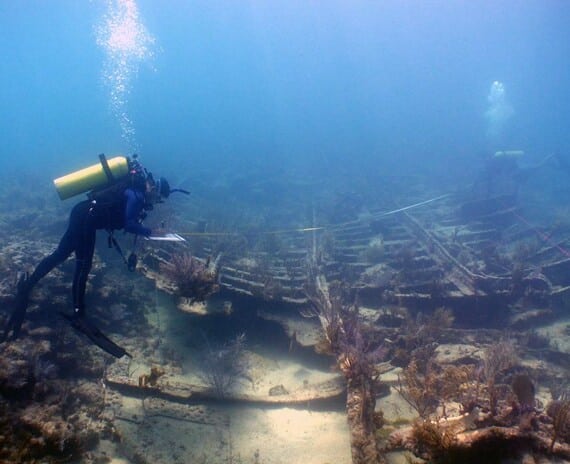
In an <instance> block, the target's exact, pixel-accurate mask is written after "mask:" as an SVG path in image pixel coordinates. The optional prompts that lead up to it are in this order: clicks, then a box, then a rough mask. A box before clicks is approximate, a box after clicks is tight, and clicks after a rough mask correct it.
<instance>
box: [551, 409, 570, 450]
mask: <svg viewBox="0 0 570 464" xmlns="http://www.w3.org/2000/svg"><path fill="white" fill-rule="evenodd" d="M546 413H547V414H548V415H549V416H550V417H551V418H552V441H551V442H550V452H552V450H553V449H554V444H555V443H556V440H557V439H558V438H559V437H564V438H566V439H567V438H568V435H569V434H570V400H568V399H561V400H554V401H552V402H551V403H550V404H549V405H548V407H547V408H546Z"/></svg>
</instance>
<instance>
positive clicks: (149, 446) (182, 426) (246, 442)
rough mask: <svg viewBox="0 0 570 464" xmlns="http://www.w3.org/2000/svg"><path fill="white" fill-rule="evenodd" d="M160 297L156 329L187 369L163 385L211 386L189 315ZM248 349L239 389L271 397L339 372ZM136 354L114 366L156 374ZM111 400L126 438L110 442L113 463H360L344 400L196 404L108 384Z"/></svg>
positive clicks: (104, 448) (105, 447) (134, 373)
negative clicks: (277, 389) (278, 389)
mask: <svg viewBox="0 0 570 464" xmlns="http://www.w3.org/2000/svg"><path fill="white" fill-rule="evenodd" d="M160 300H161V301H160V303H159V304H158V306H157V309H158V314H157V317H156V320H160V326H161V328H159V327H156V330H157V334H158V333H160V335H161V338H162V340H163V343H168V345H169V349H172V350H174V351H175V352H176V354H177V357H178V358H179V359H180V362H181V369H179V370H175V371H170V372H169V370H168V369H166V370H167V373H166V375H165V376H164V377H162V378H161V379H160V381H159V384H160V383H161V382H162V383H164V382H173V383H178V384H180V383H182V384H192V385H196V384H203V381H202V380H201V379H200V378H199V376H198V375H197V364H196V362H195V361H196V357H197V356H198V355H199V353H198V352H196V351H195V349H193V348H192V347H190V346H189V344H188V340H187V335H186V334H187V331H186V330H185V327H187V324H189V315H188V314H186V313H183V312H181V311H179V310H177V309H176V308H175V307H173V305H169V303H168V299H167V298H165V299H164V301H163V299H162V298H161V299H160ZM151 322H152V321H151ZM165 327H167V328H166V329H165ZM246 349H247V353H246V356H247V358H248V365H249V369H248V373H247V375H248V378H247V379H242V380H241V381H239V382H238V383H237V384H236V386H235V389H234V391H235V392H236V393H244V394H249V395H256V394H260V393H261V394H262V395H266V394H267V392H268V390H269V389H270V388H271V387H274V386H279V385H282V386H283V387H284V388H286V389H287V390H294V389H298V388H301V387H302V385H304V384H307V383H318V382H322V381H326V380H327V379H333V378H335V377H337V376H338V373H334V372H333V371H332V370H331V371H328V372H327V371H319V370H315V369H313V368H310V367H307V366H304V365H302V364H301V363H300V362H299V361H295V360H292V359H287V358H285V357H283V356H282V355H280V354H276V353H273V354H271V353H269V352H268V351H267V350H264V349H263V347H261V348H260V347H252V348H251V349H250V348H246ZM133 355H134V359H133V360H132V361H130V362H129V361H128V360H127V359H123V360H120V361H118V362H116V363H115V364H114V366H112V367H111V370H112V371H115V372H117V373H118V374H123V375H124V374H125V373H127V374H130V377H131V378H137V377H138V376H139V375H140V373H141V372H148V371H149V369H150V365H151V364H153V363H152V362H151V361H152V359H151V358H148V357H142V356H141V355H139V354H135V353H133ZM331 365H332V360H331ZM106 405H107V406H106V411H105V414H107V415H109V416H110V417H112V418H113V421H114V425H115V428H116V430H117V432H118V434H119V436H121V442H119V443H113V444H111V443H110V442H107V441H102V442H101V444H100V451H101V452H105V454H106V455H107V456H108V457H110V458H112V459H113V462H135V461H137V460H139V459H140V458H141V457H142V458H143V459H142V461H141V462H155V463H259V464H262V463H267V464H280V463H283V464H285V463H306V464H328V463H335V464H349V463H351V462H352V461H351V455H350V437H349V430H348V425H347V421H346V414H345V411H344V405H343V404H342V403H339V404H338V407H332V408H327V410H318V409H319V408H312V407H311V404H310V403H309V404H306V405H304V406H302V407H297V408H292V407H280V406H272V405H269V406H258V405H251V404H245V403H230V404H228V403H216V402H208V404H203V405H188V404H180V403H173V402H170V401H166V400H163V399H157V398H153V397H147V398H135V397H131V396H127V395H123V394H120V393H118V392H117V391H114V390H113V388H111V387H108V388H107V398H106ZM321 409H323V408H321Z"/></svg>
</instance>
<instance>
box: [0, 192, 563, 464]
mask: <svg viewBox="0 0 570 464" xmlns="http://www.w3.org/2000/svg"><path fill="white" fill-rule="evenodd" d="M407 200H408V201H406V203H405V204H404V205H400V206H396V207H395V208H392V209H386V208H377V210H375V209H374V208H373V207H372V206H370V207H369V209H368V210H366V211H365V212H364V213H362V212H361V213H359V214H355V215H354V216H353V217H349V218H345V219H346V220H343V221H336V222H333V221H326V220H323V219H322V218H323V217H325V216H324V215H321V214H320V213H319V211H315V210H313V213H312V216H313V219H312V221H310V222H309V223H308V224H305V227H301V228H298V229H290V230H289V229H288V230H278V231H266V232H263V233H259V234H257V235H255V234H253V235H252V234H249V235H248V234H240V233H239V232H233V231H232V232H231V233H225V232H226V231H224V230H209V227H208V225H207V224H205V223H204V222H192V221H191V220H187V221H186V222H185V221H184V220H182V221H180V223H179V224H178V225H179V226H180V227H182V228H183V229H184V231H185V233H184V236H185V237H186V239H187V242H185V244H184V245H180V244H172V243H170V244H169V243H167V244H161V245H160V246H156V245H154V244H153V245H154V246H152V247H146V246H145V249H144V252H142V253H141V258H142V259H141V260H140V262H141V265H140V268H139V271H140V272H141V273H142V274H143V275H144V276H145V277H147V279H141V278H140V276H138V278H137V277H134V278H127V279H125V278H124V277H123V276H121V273H120V272H118V270H116V269H115V270H112V269H111V267H110V266H107V264H106V262H107V261H108V260H109V259H110V258H109V257H108V256H103V259H98V260H97V261H96V263H95V267H94V276H93V278H92V280H91V282H92V288H91V291H93V292H94V293H95V294H96V304H95V303H94V305H93V306H94V307H93V312H94V317H96V318H98V322H99V323H100V324H101V326H102V327H103V328H104V330H105V331H106V332H108V333H109V334H110V336H112V337H113V338H115V339H118V340H120V341H121V343H122V344H124V345H125V346H126V347H127V349H128V351H129V352H132V353H138V355H135V359H133V360H132V361H129V360H121V361H116V362H109V361H108V360H107V359H106V358H103V357H101V355H100V353H98V352H97V351H96V350H95V349H94V348H92V347H90V346H89V345H87V344H85V343H84V342H82V341H81V340H78V339H77V337H75V336H72V335H70V334H69V333H68V332H67V331H66V330H65V326H62V324H60V322H59V321H58V320H57V318H56V317H55V316H54V314H55V313H57V311H58V310H59V308H61V307H65V298H66V292H67V286H66V280H65V272H66V269H65V268H64V270H63V272H58V273H55V274H54V275H51V276H50V277H49V278H48V281H47V283H46V284H45V285H44V286H43V287H42V289H40V291H38V292H37V294H36V295H35V296H34V303H33V305H32V307H31V308H30V318H29V321H28V322H26V324H25V326H24V331H25V335H26V337H23V338H22V339H21V340H18V341H16V342H14V343H12V344H9V345H7V344H4V345H2V347H1V349H2V363H3V364H4V367H5V369H3V370H2V371H3V374H2V377H1V378H0V392H1V394H2V402H1V406H2V409H3V411H4V413H5V414H4V416H3V417H4V418H5V419H4V420H3V421H2V428H3V432H2V436H3V437H8V436H10V437H11V438H12V439H11V440H9V441H8V440H7V439H5V438H4V439H3V442H2V451H1V456H0V457H1V459H4V460H10V459H12V460H17V461H18V462H40V460H42V461H41V462H44V461H45V462H58V461H65V460H68V461H73V460H74V459H75V460H77V459H78V458H79V457H80V456H81V457H82V459H83V460H84V461H85V462H99V461H97V459H99V460H100V459H103V457H105V456H107V457H108V456H111V455H112V453H113V452H117V453H121V454H122V455H124V456H126V457H127V458H129V459H130V460H131V461H133V462H190V461H191V462H224V463H225V462H259V463H263V462H264V460H265V459H268V462H293V461H290V460H289V461H288V460H287V459H296V458H298V459H301V458H300V456H299V455H294V447H292V446H290V447H289V451H288V452H289V455H287V452H286V451H285V450H284V449H283V450H281V451H279V452H280V453H281V454H280V455H278V454H271V452H270V450H269V448H268V447H267V446H266V445H264V444H263V441H259V438H257V440H258V441H257V442H256V438H252V437H256V436H257V437H259V436H265V437H268V439H273V440H275V437H276V436H279V435H278V433H279V432H278V431H276V432H275V435H259V433H261V432H259V431H257V432H255V433H257V434H258V435H254V434H252V435H248V437H249V439H248V440H247V441H248V443H246V444H244V443H239V438H238V432H237V430H240V431H241V430H242V429H244V428H246V427H251V420H248V419H247V417H253V414H254V413H253V412H252V411H253V409H248V410H247V412H246V414H236V413H235V411H236V410H237V409H236V408H241V407H243V406H244V405H245V407H247V408H249V407H251V408H259V410H261V411H263V412H262V414H263V415H262V416H259V415H256V416H255V418H256V420H259V418H260V417H263V418H264V420H268V418H269V417H273V416H272V414H277V412H281V411H285V410H287V411H290V412H288V413H287V414H290V416H288V417H289V419H288V420H293V419H292V417H293V415H299V417H302V420H301V422H298V423H296V424H301V423H303V422H305V423H307V424H310V421H309V419H308V418H309V416H308V415H303V414H309V415H310V414H313V415H314V416H315V417H324V416H317V413H318V411H324V412H325V413H326V412H327V411H337V412H338V411H344V414H345V420H346V422H347V424H348V429H347V430H346V431H345V432H346V434H347V437H346V442H344V441H342V445H343V446H345V445H346V448H347V449H346V451H345V454H344V455H343V456H346V457H347V461H346V462H349V461H350V460H351V461H352V462H353V463H372V462H392V461H393V460H394V459H396V458H395V456H398V455H402V454H405V453H408V454H407V456H408V459H409V460H411V461H412V462H425V461H429V462H481V456H482V455H483V456H484V459H485V460H487V461H489V462H503V461H505V460H507V459H509V458H517V459H525V461H524V462H533V461H531V459H533V460H534V462H540V459H543V458H547V459H551V458H552V459H559V460H560V459H562V460H564V459H570V445H569V440H570V433H569V430H570V414H569V413H568V411H569V410H570V407H568V399H569V398H568V395H570V391H569V390H568V388H567V387H566V385H568V382H567V380H568V368H569V367H570V357H569V354H568V353H569V352H570V348H569V347H567V346H566V345H564V337H565V336H567V333H568V332H569V331H570V328H569V326H568V325H566V323H565V322H564V320H563V316H564V312H565V311H566V310H567V296H566V295H567V292H568V289H569V286H570V273H569V272H568V267H569V266H570V257H569V256H570V255H569V254H568V252H567V251H566V247H567V245H568V237H570V230H568V229H567V228H566V229H565V228H564V226H563V225H561V224H557V227H554V226H552V227H550V228H546V227H539V226H537V225H535V224H533V221H531V220H528V219H527V218H526V214H525V212H524V211H523V210H521V209H520V208H519V207H518V206H517V204H516V203H515V202H514V201H513V198H509V197H500V198H493V199H492V200H478V201H464V200H463V199H462V198H460V197H459V196H457V195H445V196H440V195H437V194H434V195H433V197H432V200H433V201H425V198H419V197H416V198H412V197H410V198H408V199H407ZM406 205H409V206H414V207H407V206H406ZM6 220H7V221H10V220H11V219H10V217H8V218H7V219H6ZM13 220H14V221H17V218H15V217H14V218H13ZM14 224H16V222H14ZM27 233H28V234H33V233H34V231H33V230H29V231H27ZM36 233H39V232H38V231H36ZM48 248H49V246H48V244H43V245H42V244H41V243H40V244H38V243H33V242H31V241H29V240H28V236H27V235H26V234H23V235H22V239H21V241H20V242H19V243H17V244H9V243H8V242H7V240H6V239H4V243H3V257H4V259H3V261H2V263H1V264H2V274H3V291H2V300H3V305H6V306H8V305H9V304H10V299H11V281H10V276H11V275H12V271H13V266H14V263H17V265H18V266H24V267H25V266H27V265H29V263H31V262H32V261H33V260H34V259H36V258H37V257H38V256H40V255H41V254H42V253H44V252H45V251H46V249H48ZM99 253H100V254H104V253H105V252H104V250H100V251H99ZM115 267H118V265H117V266H115ZM133 279H137V280H133ZM141 281H142V282H143V283H141ZM144 282H147V284H145V283H144ZM150 283H153V284H154V285H152V286H151V285H149V284H150ZM204 300H205V301H204ZM161 302H164V303H165V304H167V305H170V307H172V306H173V304H174V305H175V306H177V307H178V308H179V309H181V310H182V311H180V312H178V313H177V314H165V313H164V312H163V311H161V310H157V308H158V307H160V306H161V304H160V303H161ZM46 307H49V308H51V309H52V311H51V312H50V311H49V310H47V311H46ZM49 308H48V309H49ZM109 310H111V313H112V315H111V316H110V315H109ZM171 313H172V311H171ZM187 317H191V318H192V319H191V323H188V319H187ZM165 318H166V319H165ZM245 319H247V321H248V323H249V324H251V323H252V321H254V322H253V324H255V326H256V327H262V329H261V330H260V332H264V331H267V332H270V335H268V337H267V338H266V339H264V341H263V343H265V344H266V345H265V346H266V347H267V346H269V347H271V345H272V344H273V345H278V344H279V343H281V342H284V343H285V345H286V349H285V350H284V352H285V357H286V356H298V357H299V359H301V358H303V359H304V360H306V359H311V361H310V362H311V363H313V364H311V365H316V364H319V363H320V364H319V365H320V366H322V365H334V369H333V370H332V371H331V372H328V373H322V372H319V371H318V369H312V368H311V367H308V365H305V366H304V367H302V368H301V369H299V368H298V367H296V368H295V371H294V372H295V374H294V375H293V376H290V377H283V376H279V375H277V373H282V372H283V371H284V370H286V367H284V366H285V364H283V363H285V361H284V359H285V357H284V358H283V360H281V361H280V362H281V364H279V365H278V366H277V367H276V368H274V369H273V370H272V373H273V374H272V375H274V376H273V377H272V378H271V379H270V380H267V378H268V376H264V374H260V372H261V371H262V370H263V369H265V371H264V372H265V373H266V372H267V371H268V370H270V369H268V367H267V366H268V365H269V361H268V359H267V358H264V357H263V356H261V355H260V354H259V353H258V352H255V349H253V347H251V346H248V340H247V338H243V337H242V335H241V334H239V333H237V332H236V331H237V328H235V327H233V326H235V325H237V326H239V327H241V326H240V324H243V323H244V322H243V321H244V320H245ZM200 321H202V322H200ZM204 321H208V322H204ZM264 324H268V325H264ZM277 327H280V330H281V334H279V333H278V329H277ZM230 328H231V329H235V330H230ZM269 328H270V330H269ZM224 331H225V333H226V335H227V336H226V337H224V336H220V337H214V336H213V334H216V333H218V332H224ZM236 333H237V335H236ZM280 337H282V339H281V338H280ZM268 339H269V340H268ZM254 343H257V342H254ZM186 350H187V351H186ZM186 352H188V353H193V354H194V355H193V356H190V359H188V358H186V357H185V355H183V353H186ZM30 353H32V354H30ZM86 360H89V361H86ZM54 366H55V367H54ZM198 372H200V373H198ZM297 375H302V376H303V377H299V378H298V379H297V380H296V383H292V384H288V383H287V381H286V380H283V379H288V378H295V376H297ZM276 379H279V380H276ZM46 404H47V405H48V407H47V408H46V407H44V408H43V409H42V405H46ZM230 410H231V411H233V412H232V413H229V412H228V411H230ZM38 411H39V412H41V413H39V412H38ZM48 411H49V413H48ZM256 414H259V413H256ZM273 423H277V422H273ZM172 424H176V428H177V429H179V430H183V431H184V436H185V437H186V438H184V440H186V441H184V442H179V441H177V440H176V439H175V438H174V436H175V434H174V432H169V430H172ZM268 427H269V426H266V428H268ZM280 427H284V426H280ZM298 427H300V425H298ZM309 427H310V426H309ZM314 428H315V429H317V428H318V427H317V426H314ZM264 433H269V432H267V430H264ZM287 433H288V435H286V436H281V438H282V440H283V446H286V445H287V440H288V439H289V440H293V437H294V432H293V431H292V430H291V429H288V432H287ZM304 433H309V432H308V431H307V430H305V431H304ZM320 435H321V436H322V435H323V433H320ZM189 437H193V438H192V440H193V441H192V446H191V445H189V444H188V443H189V442H188V441H187V440H190V438H189ZM321 438H322V437H321ZM338 442H339V440H338V439H336V444H335V445H332V444H330V443H329V444H327V445H325V447H327V446H328V447H330V448H331V449H333V450H334V452H337V450H338V448H335V446H338ZM273 443H274V445H272V446H273V447H274V448H275V449H279V445H278V444H277V443H276V442H273ZM24 444H26V445H25V446H24ZM214 444H215V445H214ZM105 446H107V447H109V446H112V447H113V450H114V451H113V450H111V449H110V448H105ZM212 446H215V448H216V449H215V450H214V451H212V453H208V452H207V450H206V448H208V447H212ZM102 449H103V451H102ZM304 449H305V450H306V449H308V448H304ZM313 449H314V446H313ZM337 454H338V453H337ZM341 454H342V453H341ZM278 456H280V457H278ZM280 459H281V460H280ZM315 459H317V460H316V461H314V462H320V461H318V459H319V458H318V457H315ZM323 459H328V458H323ZM89 460H91V461H89ZM321 460H322V459H321ZM304 461H305V462H313V461H310V460H308V459H305V460H304ZM338 462H345V461H343V459H342V457H340V458H339V460H338ZM394 462H395V461H394Z"/></svg>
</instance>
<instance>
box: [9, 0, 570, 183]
mask: <svg viewBox="0 0 570 464" xmlns="http://www.w3.org/2000/svg"><path fill="white" fill-rule="evenodd" d="M120 3H124V2H117V1H114V2H106V1H91V2H85V1H83V2H77V1H74V0H57V1H52V2H46V1H35V0H26V1H17V2H15V1H8V0H5V1H2V2H0V50H1V51H2V52H1V59H0V107H1V109H2V110H1V111H0V128H1V133H2V140H1V144H0V167H1V168H3V170H5V169H6V168H7V169H8V170H10V169H12V168H13V167H29V166H33V167H36V168H38V167H39V169H41V170H42V171H43V172H45V173H46V175H49V176H53V175H59V174H63V173H66V172H68V171H69V170H71V169H74V168H76V167H81V166H84V165H86V164H90V163H91V162H92V161H93V160H94V159H95V156H96V155H97V154H98V153H101V152H105V153H108V154H114V153H133V152H135V151H136V152H138V153H140V154H141V155H142V156H143V157H144V159H145V162H146V164H148V165H150V166H155V167H156V168H155V169H163V170H165V171H169V170H170V171H171V170H174V169H176V170H178V172H180V170H187V171H188V172H199V171H200V170H215V169H221V168H222V167H226V168H227V167H229V168H230V169H232V170H233V172H234V173H235V172H236V171H237V172H241V171H243V172H244V173H247V172H248V171H249V170H251V169H252V167H253V166H256V167H258V168H259V167H261V169H268V170H271V169H275V168H278V169H288V168H295V169H299V168H300V169H301V170H302V169H306V170H311V171H312V172H313V174H318V166H326V167H327V173H332V172H339V173H340V172H343V170H345V169H347V167H350V168H351V169H362V170H368V171H369V172H374V171H376V170H377V171H378V172H379V174H386V172H398V173H402V172H404V173H405V172H410V171H419V172H429V173H432V175H434V176H435V175H438V174H439V173H441V174H444V173H446V172H449V171H450V169H451V170H453V169H455V168H457V169H458V170H460V171H461V170H465V169H466V168H467V169H470V167H471V166H473V165H474V164H477V163H478V162H479V160H480V159H481V157H482V156H484V155H485V154H488V153H491V152H494V151H495V150H498V149H522V150H524V151H525V153H526V156H527V160H528V162H532V161H536V160H540V159H541V158H542V157H543V156H546V155H547V154H549V153H551V152H553V151H558V152H569V151H570V131H568V123H569V122H570V85H569V84H570V28H568V27H567V26H568V24H570V3H569V2H566V1H562V0H561V1H555V0H552V1H544V0H537V1H532V0H527V1H524V0H523V1H517V2H514V1H477V2H470V1H447V0H445V1H443V0H442V1H403V2H401V1H351V2H347V1H336V0H334V1H327V2H319V1H308V0H298V1H297V0H287V1H266V2H262V1H247V2H246V1H243V2H239V1H212V0H204V1H203V0H196V1H168V2H158V1H151V0H139V1H137V2H134V1H133V2H130V3H132V4H134V5H135V7H136V8H137V9H138V13H139V16H138V17H137V21H138V25H140V26H141V27H144V29H145V31H146V33H147V34H148V36H147V38H151V39H152V43H147V44H146V45H148V50H147V51H148V52H149V53H148V56H146V57H143V58H140V59H133V61H132V62H130V63H129V64H128V66H129V67H130V68H129V69H130V76H129V80H128V82H127V86H128V88H127V91H126V92H125V93H124V94H123V97H124V100H125V101H124V102H123V104H122V107H121V108H120V110H121V111H122V112H123V113H124V114H123V116H124V115H126V116H127V117H128V119H129V121H130V124H131V128H130V129H131V130H132V133H131V134H130V135H129V134H125V127H124V124H121V121H120V117H119V115H118V112H117V109H116V108H115V109H113V107H112V102H111V92H112V89H111V88H110V86H109V84H108V83H107V84H106V83H105V82H104V78H103V76H104V72H105V69H106V68H105V67H106V66H108V65H109V55H108V53H107V52H106V51H105V49H104V48H103V47H101V45H100V44H98V43H97V39H98V30H100V28H101V27H102V25H104V22H105V18H106V15H108V14H109V11H111V10H112V9H113V8H116V7H117V5H118V4H120ZM131 58H132V57H131ZM111 61H112V60H111ZM111 64H112V63H111ZM115 64H116V63H115ZM494 81H499V82H500V83H501V84H502V85H503V86H504V90H505V94H504V97H505V101H506V104H508V105H509V108H510V109H511V110H512V111H510V112H509V113H510V116H509V117H507V118H505V119H506V121H499V125H500V130H499V133H498V134H493V136H490V132H493V131H492V130H490V127H489V126H490V125H492V124H493V121H489V118H488V117H486V114H488V111H489V105H490V103H489V100H488V96H489V93H490V88H491V85H492V84H493V82H494ZM491 129H492V128H491ZM158 165H160V167H158Z"/></svg>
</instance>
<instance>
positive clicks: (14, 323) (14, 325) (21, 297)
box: [0, 272, 31, 343]
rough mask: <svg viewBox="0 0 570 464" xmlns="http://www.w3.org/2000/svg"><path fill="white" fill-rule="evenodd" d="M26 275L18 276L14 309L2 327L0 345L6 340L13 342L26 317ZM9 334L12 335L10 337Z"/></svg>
mask: <svg viewBox="0 0 570 464" xmlns="http://www.w3.org/2000/svg"><path fill="white" fill-rule="evenodd" d="M28 278H29V277H28V273H27V272H24V273H22V274H20V275H19V276H18V282H17V284H16V296H15V298H14V309H13V311H12V314H11V315H10V318H9V319H8V322H7V323H6V325H5V326H4V333H3V334H2V336H1V337H0V343H2V342H4V341H6V340H15V339H16V338H18V335H19V334H20V329H21V328H22V323H23V322H24V319H25V317H26V310H27V309H28V300H29V296H30V290H31V288H30V286H29V283H28ZM10 332H11V333H12V335H11V336H10Z"/></svg>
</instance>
